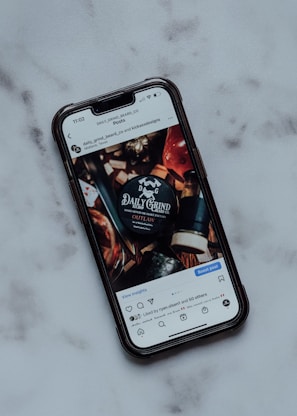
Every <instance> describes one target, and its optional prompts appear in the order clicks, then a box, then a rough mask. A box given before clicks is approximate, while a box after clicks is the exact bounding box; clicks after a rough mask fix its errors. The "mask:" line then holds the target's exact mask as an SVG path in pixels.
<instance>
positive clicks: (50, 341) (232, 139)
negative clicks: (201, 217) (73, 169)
mask: <svg viewBox="0 0 297 416" xmlns="http://www.w3.org/2000/svg"><path fill="white" fill-rule="evenodd" d="M296 16H297V5H296V2H295V1H293V0H284V1H283V2H277V1H276V0H262V1H261V2H259V1H256V0H246V1H245V2H238V1H236V0H212V1H204V0H187V1H184V2H180V1H177V0H159V1H158V0H153V1H150V2H146V1H144V0H131V1H126V2H122V1H120V0H114V1H112V2H110V1H107V0H101V1H92V0H74V1H64V2H59V1H57V0H53V1H51V2H43V1H41V2H40V1H37V0H28V1H26V2H23V1H21V0H12V1H9V2H8V1H5V2H3V4H2V7H1V14H0V102H1V107H0V108H1V116H0V120H1V129H0V138H1V152H0V195H1V217H0V233H1V234H0V235H1V241H0V279H1V288H0V367H1V372H0V414H1V415H3V416H20V415H21V416H27V415H30V416H32V415H33V416H35V415H36V416H37V415H38V416H39V415H45V416H47V415H49V416H60V415H61V416H62V415H63V416H64V415H70V414H71V415H72V416H81V415H83V416H85V415H88V416H95V415H98V414H99V415H110V416H113V415H117V416H121V415H123V416H129V415H131V416H134V415H138V414H141V415H143V416H146V415H152V414H153V415H178V414H182V415H187V416H191V415H197V414H203V415H204V416H207V415H210V416H213V415H216V414H220V415H228V416H233V415H234V416H235V415H236V416H237V415H238V414H240V415H241V416H249V415H255V414H256V415H258V414H261V415H270V416H274V415H277V416H279V415H280V414H283V415H286V416H290V415H292V416H293V415H295V413H296V406H297V399H296V393H295V390H296V388H295V386H296V374H297V353H296V351H297V331H296V325H295V321H296V312H295V303H296V300H295V289H297V279H296V265H297V238H296V235H297V225H296V224H297V213H296V212H297V196H296V192H295V188H296V180H297V112H296V109H297V86H296V73H297V49H296V38H297V26H296ZM149 76H165V77H169V78H171V79H172V80H173V81H174V82H176V84H177V85H178V87H179V88H180V90H181V93H182V95H183V98H184V105H185V108H186V110H187V113H188V118H189V122H190V125H191V127H192V130H193V133H194V135H195V137H196V141H197V144H198V145H199V148H200V151H201V153H202V156H203V159H204V162H205V165H206V169H207V172H208V176H209V181H210V183H211V187H212V189H213V193H214V196H215V199H216V202H217V205H218V208H219V211H220V213H221V217H222V220H223V223H224V226H225V230H226V233H227V236H228V239H229V243H230V245H231V248H232V251H233V254H234V257H235V261H236V263H237V266H238V269H239V272H240V275H241V278H242V281H243V283H244V285H245V287H246V289H247V292H248V294H249V298H250V302H251V313H250V317H249V319H248V322H247V324H246V325H245V327H244V328H243V330H242V331H240V332H238V333H237V334H234V335H233V336H228V337H222V338H220V339H216V340H212V341H211V340H209V341H208V342H203V343H202V345H191V346H188V347H186V348H181V349H180V350H179V351H176V352H175V353H167V354H164V355H162V356H160V357H158V358H156V359H154V360H152V361H150V362H144V363H143V362H140V363H139V362H137V361H134V360H132V359H131V358H128V357H127V356H126V355H125V354H124V353H123V351H122V349H121V347H120V345H119V341H118V339H117V335H116V331H115V328H114V323H113V319H112V317H111V313H110V310H109V306H108V303H107V300H106V298H105V295H104V293H103V287H102V285H101V283H100V281H99V279H98V273H97V270H96V266H95V263H94V260H93V258H92V254H91V252H90V250H89V247H88V245H87V240H86V237H85V235H84V231H83V230H82V227H81V224H80V222H79V219H78V217H77V215H76V212H75V209H74V207H73V204H72V199H71V196H70V193H69V191H68V187H67V181H66V177H65V174H64V171H63V167H62V166H61V162H60V159H59V155H58V151H57V149H56V147H55V143H54V142H53V140H52V137H51V120H52V117H53V115H54V113H55V112H56V111H57V110H58V109H59V108H60V107H61V106H62V105H64V104H67V103H70V102H75V101H78V100H81V99H85V98H88V97H91V96H94V95H97V94H100V93H104V92H107V91H109V90H111V89H116V88H118V87H121V86H123V85H128V84H130V83H134V82H137V81H140V80H142V79H144V78H147V77H149Z"/></svg>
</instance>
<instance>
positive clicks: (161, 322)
mask: <svg viewBox="0 0 297 416" xmlns="http://www.w3.org/2000/svg"><path fill="white" fill-rule="evenodd" d="M158 325H159V327H161V328H162V327H163V326H166V325H165V322H164V321H160V322H159V323H158Z"/></svg>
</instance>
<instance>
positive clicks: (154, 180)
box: [62, 87, 239, 348]
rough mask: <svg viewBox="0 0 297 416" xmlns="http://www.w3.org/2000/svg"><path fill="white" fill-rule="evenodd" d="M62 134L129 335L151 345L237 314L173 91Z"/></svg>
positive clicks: (69, 123)
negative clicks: (180, 122)
mask: <svg viewBox="0 0 297 416" xmlns="http://www.w3.org/2000/svg"><path fill="white" fill-rule="evenodd" d="M62 129H63V134H64V136H65V139H66V142H67V146H68V150H69V152H70V155H71V157H72V162H73V166H74V170H75V173H76V176H77V179H78V181H79V184H80V188H81V191H82V194H83V195H84V199H85V203H86V206H87V210H88V214H89V217H90V221H91V223H92V226H93V230H94V235H95V237H96V241H97V243H98V246H99V248H100V251H101V254H102V257H103V259H104V263H105V266H106V271H107V275H108V278H109V279H110V283H111V285H112V288H113V290H114V292H115V294H116V298H117V301H118V303H119V306H120V309H121V311H122V315H123V320H124V323H125V325H126V328H127V330H128V333H129V335H130V338H131V341H132V342H133V343H134V344H135V345H136V346H137V347H139V348H148V347H151V346H153V345H156V344H160V343H162V342H166V341H169V340H171V339H174V338H178V337H182V336H184V335H187V334H191V333H193V332H196V331H201V330H204V329H207V328H209V327H211V326H214V325H218V324H220V323H222V322H228V321H230V320H232V319H234V318H235V317H236V315H237V314H238V312H239V304H238V301H237V297H236V294H235V292H234V288H233V284H232V282H231V279H230V276H229V273H228V270H227V267H226V264H225V261H224V258H223V255H222V250H221V247H220V244H219V242H218V239H217V236H216V233H215V229H214V227H213V224H212V218H211V217H210V214H209V211H208V208H207V204H206V201H205V200H204V195H203V192H202V190H201V186H200V184H199V180H198V175H197V173H196V171H195V168H194V166H193V161H192V159H191V153H190V151H189V148H188V145H187V143H186V140H185V137H184V135H183V132H182V128H181V126H180V125H179V120H178V117H177V114H176V111H175V109H174V105H173V103H172V100H171V97H170V94H169V93H168V92H167V91H166V90H165V89H164V88H162V87H153V88H149V89H146V90H143V91H141V92H138V93H136V94H135V101H134V103H133V104H131V105H128V106H126V107H124V108H120V109H116V110H113V111H110V112H108V113H105V114H100V115H95V114H94V113H93V112H92V110H91V109H89V108H88V109H83V110H82V111H80V112H77V113H75V114H72V115H71V116H68V117H67V118H66V119H65V120H64V122H63V126H62Z"/></svg>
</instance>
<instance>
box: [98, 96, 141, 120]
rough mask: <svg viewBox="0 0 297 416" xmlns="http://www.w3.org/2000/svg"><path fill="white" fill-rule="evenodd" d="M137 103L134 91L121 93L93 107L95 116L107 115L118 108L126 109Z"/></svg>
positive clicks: (102, 100)
mask: <svg viewBox="0 0 297 416" xmlns="http://www.w3.org/2000/svg"><path fill="white" fill-rule="evenodd" d="M134 102H135V94H134V93H133V91H130V92H120V93H118V94H115V95H112V96H110V97H108V98H104V99H101V100H100V101H97V102H95V103H93V104H92V105H91V107H92V111H93V113H94V114H95V115H99V114H102V113H106V112H108V111H111V110H115V109H117V108H121V107H126V106H128V105H131V104H133V103H134Z"/></svg>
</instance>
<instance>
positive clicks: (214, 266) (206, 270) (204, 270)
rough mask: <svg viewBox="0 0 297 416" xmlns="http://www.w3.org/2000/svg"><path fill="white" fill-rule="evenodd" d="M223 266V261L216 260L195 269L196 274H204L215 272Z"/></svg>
mask: <svg viewBox="0 0 297 416" xmlns="http://www.w3.org/2000/svg"><path fill="white" fill-rule="evenodd" d="M221 268H222V265H221V263H220V262H219V261H216V262H215V263H212V264H208V265H205V266H201V267H199V268H198V269H195V275H196V276H202V275H203V274H207V273H211V272H215V271H216V270H220V269H221Z"/></svg>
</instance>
